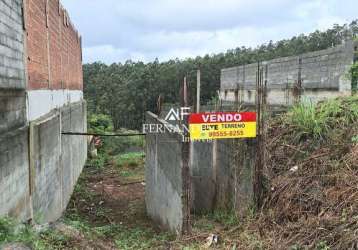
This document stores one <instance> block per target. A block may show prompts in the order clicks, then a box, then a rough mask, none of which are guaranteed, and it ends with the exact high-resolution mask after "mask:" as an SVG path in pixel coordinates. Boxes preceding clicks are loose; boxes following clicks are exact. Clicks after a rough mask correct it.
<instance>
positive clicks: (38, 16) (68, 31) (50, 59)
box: [24, 0, 83, 90]
mask: <svg viewBox="0 0 358 250" xmlns="http://www.w3.org/2000/svg"><path fill="white" fill-rule="evenodd" d="M24 4H25V13H26V15H25V29H26V35H27V39H26V40H27V56H28V57H27V67H28V89H29V90H36V89H54V90H56V89H72V90H82V86H83V76H82V51H81V37H80V36H79V34H78V32H77V30H76V29H75V28H74V26H73V25H72V23H71V21H70V19H69V16H68V14H67V11H66V10H65V9H63V7H62V6H61V4H60V2H59V0H24Z"/></svg>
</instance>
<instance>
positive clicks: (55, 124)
mask: <svg viewBox="0 0 358 250" xmlns="http://www.w3.org/2000/svg"><path fill="white" fill-rule="evenodd" d="M82 89H83V75H82V50H81V37H80V35H79V34H78V32H77V30H76V29H75V27H74V25H73V24H72V23H71V20H70V18H69V15H68V13H67V11H66V10H65V9H64V8H63V7H62V5H61V3H60V2H59V0H0V216H5V215H10V216H14V217H17V218H19V219H22V220H27V219H30V218H38V219H39V220H41V221H46V222H48V221H54V220H56V219H57V218H59V217H60V216H61V214H62V211H63V210H64V209H65V207H66V205H67V203H68V201H69V199H70V196H71V193H72V191H73V187H74V185H75V183H76V180H77V178H78V176H79V174H80V172H81V170H82V167H83V165H84V163H85V160H86V153H87V144H86V138H84V137H69V136H65V135H62V134H61V132H62V131H76V132H85V131H86V104H85V101H84V100H83V92H82Z"/></svg>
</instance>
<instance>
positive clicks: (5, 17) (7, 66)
mask: <svg viewBox="0 0 358 250" xmlns="http://www.w3.org/2000/svg"><path fill="white" fill-rule="evenodd" d="M21 2H22V1H21V0H13V1H10V0H0V133H5V132H6V131H9V130H11V129H15V128H20V127H22V126H24V125H25V123H26V99H25V87H26V83H25V66H24V62H23V61H24V45H23V41H24V38H23V26H22V11H21Z"/></svg>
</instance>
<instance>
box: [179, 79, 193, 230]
mask: <svg viewBox="0 0 358 250" xmlns="http://www.w3.org/2000/svg"><path fill="white" fill-rule="evenodd" d="M182 106H183V107H188V86H187V80H186V77H185V78H184V83H183V96H182ZM188 124H189V122H188V117H187V116H186V117H184V121H183V126H185V127H187V128H188ZM183 133H184V141H183V142H182V149H181V150H182V157H183V158H182V163H183V165H182V181H183V194H182V201H183V226H182V234H183V235H187V234H190V233H191V214H190V208H191V198H190V197H191V177H190V166H189V163H190V141H189V140H188V138H189V133H188V131H187V130H186V129H184V131H183Z"/></svg>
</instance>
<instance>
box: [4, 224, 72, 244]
mask: <svg viewBox="0 0 358 250" xmlns="http://www.w3.org/2000/svg"><path fill="white" fill-rule="evenodd" d="M14 242H16V243H21V244H24V245H26V246H29V247H31V248H32V249H35V250H46V249H65V246H66V244H67V242H68V238H67V237H65V236H63V235H61V234H59V233H56V232H54V231H51V230H45V231H43V232H36V231H35V230H34V229H33V228H32V227H31V226H30V225H24V224H20V223H19V222H17V221H15V220H13V219H10V218H0V247H1V245H3V244H6V243H14Z"/></svg>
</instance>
